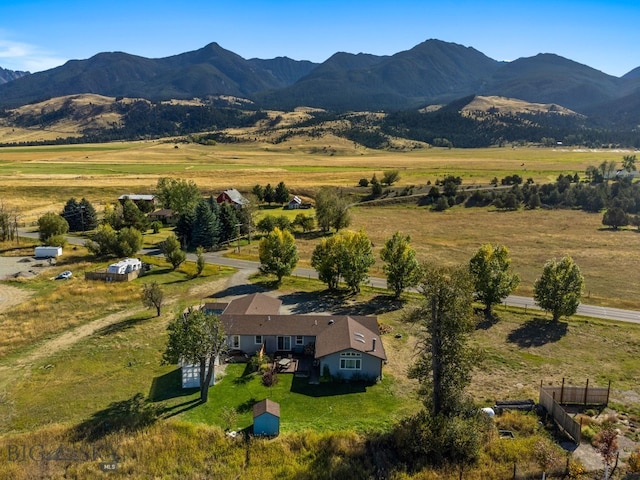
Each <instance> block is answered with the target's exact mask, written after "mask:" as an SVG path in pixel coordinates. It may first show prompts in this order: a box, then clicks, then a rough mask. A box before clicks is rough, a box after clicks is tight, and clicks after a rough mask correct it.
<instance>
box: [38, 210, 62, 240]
mask: <svg viewBox="0 0 640 480" xmlns="http://www.w3.org/2000/svg"><path fill="white" fill-rule="evenodd" d="M68 231H69V224H68V223H67V221H66V220H65V219H64V218H62V217H61V216H60V215H58V214H57V213H53V212H48V213H45V214H44V215H42V216H41V217H40V218H38V238H39V239H40V241H41V242H45V243H46V242H47V240H48V239H49V238H50V237H54V236H57V235H64V234H65V233H67V232H68Z"/></svg>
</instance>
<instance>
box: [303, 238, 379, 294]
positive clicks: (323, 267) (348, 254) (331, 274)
mask: <svg viewBox="0 0 640 480" xmlns="http://www.w3.org/2000/svg"><path fill="white" fill-rule="evenodd" d="M374 263H375V259H374V257H373V252H372V249H371V241H370V240H369V238H368V237H367V235H366V234H365V233H364V231H359V232H351V231H345V232H341V233H339V234H337V235H335V236H333V237H330V238H325V239H322V240H321V241H320V243H319V244H318V245H316V248H315V249H314V251H313V254H312V256H311V265H312V266H313V268H315V269H316V271H317V272H318V277H319V278H320V280H321V281H323V282H325V283H326V284H327V286H328V287H329V289H331V290H335V289H336V288H337V287H338V283H339V281H340V278H342V279H343V280H344V282H345V283H346V284H347V285H348V286H349V288H350V289H351V290H352V291H353V292H355V293H357V292H359V291H360V285H361V284H362V283H364V282H365V281H366V280H367V279H368V278H369V268H370V267H371V266H372V265H373V264H374Z"/></svg>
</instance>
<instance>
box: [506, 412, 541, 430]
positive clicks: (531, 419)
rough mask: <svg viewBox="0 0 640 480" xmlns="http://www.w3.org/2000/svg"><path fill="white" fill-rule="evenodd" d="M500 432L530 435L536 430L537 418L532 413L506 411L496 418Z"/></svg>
mask: <svg viewBox="0 0 640 480" xmlns="http://www.w3.org/2000/svg"><path fill="white" fill-rule="evenodd" d="M496 425H497V427H498V429H500V430H512V431H514V432H518V433H520V434H523V435H532V434H534V433H535V432H536V430H537V429H538V417H536V416H535V415H534V414H532V413H522V412H512V411H506V412H504V413H503V414H502V415H500V416H498V417H496Z"/></svg>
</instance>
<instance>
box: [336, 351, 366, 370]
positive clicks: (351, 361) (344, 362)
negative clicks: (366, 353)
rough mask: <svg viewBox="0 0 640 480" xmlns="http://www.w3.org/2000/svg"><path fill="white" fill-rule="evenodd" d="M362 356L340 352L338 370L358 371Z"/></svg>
mask: <svg viewBox="0 0 640 480" xmlns="http://www.w3.org/2000/svg"><path fill="white" fill-rule="evenodd" d="M361 368H362V354H361V353H358V352H342V353H341V354H340V370H360V369H361Z"/></svg>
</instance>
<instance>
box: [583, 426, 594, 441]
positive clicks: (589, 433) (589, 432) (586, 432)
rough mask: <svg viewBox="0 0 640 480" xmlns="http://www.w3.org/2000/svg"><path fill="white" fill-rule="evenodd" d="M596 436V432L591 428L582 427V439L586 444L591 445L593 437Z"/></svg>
mask: <svg viewBox="0 0 640 480" xmlns="http://www.w3.org/2000/svg"><path fill="white" fill-rule="evenodd" d="M595 436H596V431H595V430H594V429H593V428H591V426H590V425H587V426H586V427H582V439H583V440H586V441H587V442H589V443H591V442H592V440H593V437H595Z"/></svg>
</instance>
